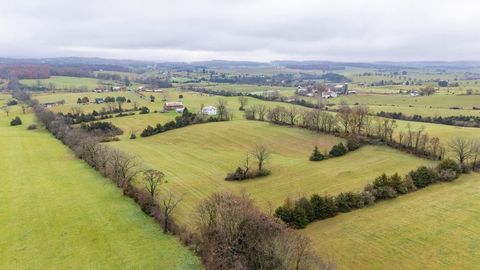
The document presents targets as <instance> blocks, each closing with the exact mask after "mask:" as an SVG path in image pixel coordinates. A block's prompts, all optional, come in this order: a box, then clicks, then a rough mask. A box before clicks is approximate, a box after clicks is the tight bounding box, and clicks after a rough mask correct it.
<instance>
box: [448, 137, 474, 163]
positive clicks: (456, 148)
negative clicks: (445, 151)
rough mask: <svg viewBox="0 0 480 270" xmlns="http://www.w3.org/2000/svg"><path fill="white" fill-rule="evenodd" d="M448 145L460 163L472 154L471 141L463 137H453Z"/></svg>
mask: <svg viewBox="0 0 480 270" xmlns="http://www.w3.org/2000/svg"><path fill="white" fill-rule="evenodd" d="M448 146H449V147H450V149H451V150H452V151H453V152H454V153H455V155H456V156H457V160H458V162H460V164H464V162H465V161H467V160H468V159H469V158H470V157H471V156H472V143H471V142H470V141H469V140H467V139H465V138H464V137H455V138H453V139H452V140H451V141H450V143H449V144H448Z"/></svg>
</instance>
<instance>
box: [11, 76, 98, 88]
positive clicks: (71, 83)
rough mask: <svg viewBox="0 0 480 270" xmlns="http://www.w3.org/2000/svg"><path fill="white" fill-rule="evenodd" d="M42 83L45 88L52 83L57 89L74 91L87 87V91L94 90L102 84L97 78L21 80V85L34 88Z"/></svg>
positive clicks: (53, 77)
mask: <svg viewBox="0 0 480 270" xmlns="http://www.w3.org/2000/svg"><path fill="white" fill-rule="evenodd" d="M38 81H40V82H41V83H42V84H43V85H44V86H48V84H50V83H52V84H54V85H55V88H57V89H72V88H79V87H86V88H87V89H90V90H93V89H95V88H97V87H98V86H99V85H100V84H99V83H100V81H99V80H98V79H95V78H82V77H68V76H52V77H50V78H48V79H41V80H35V79H27V80H20V83H22V84H25V85H30V86H34V85H36V84H37V82H38Z"/></svg>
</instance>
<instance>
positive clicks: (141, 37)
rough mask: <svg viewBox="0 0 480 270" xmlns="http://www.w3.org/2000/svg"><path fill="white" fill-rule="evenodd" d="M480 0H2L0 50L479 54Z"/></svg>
mask: <svg viewBox="0 0 480 270" xmlns="http://www.w3.org/2000/svg"><path fill="white" fill-rule="evenodd" d="M479 12H480V1H467V0H451V1H442V0H421V1H419V0H395V1H392V0H383V1H381V0H328V1H326V0H311V1H308V0H228V1H227V0H224V1H220V0H202V1H200V0H169V1H164V0H157V1H154V0H129V1H124V0H78V1H72V0H28V1H27V0H0V57H57V56H97V57H104V58H121V59H140V60H154V61H197V60H211V59H226V60H254V61H270V60H337V61H377V60H394V61H396V60H480V13H479Z"/></svg>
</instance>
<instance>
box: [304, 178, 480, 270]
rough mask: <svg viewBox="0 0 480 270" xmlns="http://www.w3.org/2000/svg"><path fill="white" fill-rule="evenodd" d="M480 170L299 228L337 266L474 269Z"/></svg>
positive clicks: (479, 236)
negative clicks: (451, 180)
mask: <svg viewBox="0 0 480 270" xmlns="http://www.w3.org/2000/svg"><path fill="white" fill-rule="evenodd" d="M479 181H480V174H475V173H471V174H469V175H463V176H462V177H461V178H459V179H457V180H455V181H454V182H451V183H442V184H437V185H433V186H430V187H427V188H425V189H422V190H419V191H417V192H414V193H411V194H408V195H405V196H401V197H398V198H396V199H393V200H389V201H385V202H381V203H378V204H376V205H374V206H373V207H369V208H364V209H360V210H357V211H353V212H350V213H346V214H341V215H339V216H337V217H335V218H331V219H326V220H323V221H318V222H315V223H312V224H310V225H308V227H307V228H306V229H305V230H303V231H302V233H304V234H305V235H307V236H309V237H310V239H312V241H313V244H314V246H315V248H316V250H317V251H318V252H319V254H322V255H323V256H325V257H327V258H330V259H332V260H333V261H334V262H335V263H336V266H337V269H478V265H479V264H480V256H479V254H480V211H479V209H480V185H479V184H478V183H479Z"/></svg>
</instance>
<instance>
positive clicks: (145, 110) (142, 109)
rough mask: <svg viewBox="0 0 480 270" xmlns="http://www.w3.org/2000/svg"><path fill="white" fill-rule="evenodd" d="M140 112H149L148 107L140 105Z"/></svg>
mask: <svg viewBox="0 0 480 270" xmlns="http://www.w3.org/2000/svg"><path fill="white" fill-rule="evenodd" d="M139 110H140V114H148V113H150V109H149V108H148V107H145V106H144V107H140V109H139Z"/></svg>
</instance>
